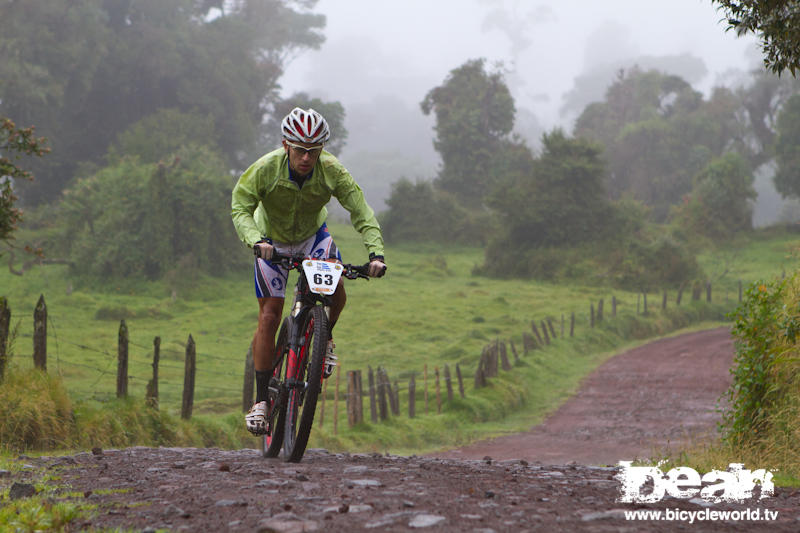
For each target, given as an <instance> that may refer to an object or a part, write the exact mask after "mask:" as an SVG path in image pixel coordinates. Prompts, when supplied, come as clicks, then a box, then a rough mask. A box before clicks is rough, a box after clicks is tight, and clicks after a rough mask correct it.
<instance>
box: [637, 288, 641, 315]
mask: <svg viewBox="0 0 800 533" xmlns="http://www.w3.org/2000/svg"><path fill="white" fill-rule="evenodd" d="M641 302H642V293H637V294H636V314H637V315H638V314H639V312H640V310H641V309H640V305H641Z"/></svg>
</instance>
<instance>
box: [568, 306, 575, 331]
mask: <svg viewBox="0 0 800 533" xmlns="http://www.w3.org/2000/svg"><path fill="white" fill-rule="evenodd" d="M574 336H575V311H573V312H572V313H571V314H570V316H569V337H570V338H572V337H574Z"/></svg>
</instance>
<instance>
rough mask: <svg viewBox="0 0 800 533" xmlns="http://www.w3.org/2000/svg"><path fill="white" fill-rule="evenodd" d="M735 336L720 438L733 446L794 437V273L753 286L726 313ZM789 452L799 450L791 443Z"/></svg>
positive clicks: (797, 328) (798, 300)
mask: <svg viewBox="0 0 800 533" xmlns="http://www.w3.org/2000/svg"><path fill="white" fill-rule="evenodd" d="M732 318H733V319H734V321H735V322H734V327H733V334H734V336H735V337H736V340H737V342H736V359H735V361H734V367H733V370H732V373H733V384H732V386H731V388H730V389H729V390H728V399H729V400H730V410H729V411H728V412H726V413H725V417H724V420H723V429H724V430H725V438H726V440H728V441H729V442H730V443H732V444H735V445H743V444H753V443H759V442H763V443H765V442H767V441H769V440H770V439H772V438H775V437H776V432H777V433H779V434H782V433H786V432H787V431H790V432H794V433H797V432H798V424H797V420H798V417H800V398H798V395H797V387H798V385H799V384H800V380H798V377H800V365H799V364H798V361H800V359H798V348H800V275H798V274H797V273H795V274H794V275H793V276H792V277H791V278H789V279H787V280H784V281H772V282H763V281H761V282H756V283H754V284H752V285H751V286H750V287H749V288H748V289H747V291H746V293H745V298H744V299H743V301H742V304H741V305H740V306H739V308H737V309H736V311H735V312H734V313H732ZM793 442H794V444H793V446H794V451H795V453H797V452H800V446H798V444H797V442H798V441H797V440H794V441H793Z"/></svg>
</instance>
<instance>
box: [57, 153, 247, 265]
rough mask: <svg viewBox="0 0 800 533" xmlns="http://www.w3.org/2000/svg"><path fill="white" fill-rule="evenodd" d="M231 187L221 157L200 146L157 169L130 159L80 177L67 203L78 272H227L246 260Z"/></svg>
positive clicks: (66, 223)
mask: <svg viewBox="0 0 800 533" xmlns="http://www.w3.org/2000/svg"><path fill="white" fill-rule="evenodd" d="M232 185H233V183H232V181H231V179H230V177H229V176H227V174H226V172H225V170H224V167H223V165H222V162H221V160H220V159H219V157H217V156H216V155H215V154H214V153H213V152H211V151H210V150H208V149H207V148H203V147H200V146H188V147H184V148H182V149H180V150H179V151H178V152H176V153H175V155H174V156H173V157H172V158H171V159H170V160H169V161H168V162H160V163H157V164H143V163H141V162H140V161H139V160H138V159H136V158H125V159H122V160H120V161H118V162H117V163H116V164H115V165H113V166H110V167H107V168H105V169H103V170H101V171H100V172H98V173H97V174H95V175H94V176H92V177H89V178H85V179H82V180H79V181H78V182H77V183H76V184H75V185H74V186H73V187H71V188H70V189H69V190H67V191H66V192H65V195H64V200H63V202H62V204H61V206H60V207H61V210H62V212H63V217H64V228H65V231H64V240H65V242H66V243H67V245H68V247H69V254H70V258H71V259H72V261H73V263H74V267H73V269H74V271H75V272H76V273H79V274H89V275H92V276H96V277H100V278H108V277H120V278H123V277H130V276H134V277H136V276H140V277H147V278H149V279H157V278H160V277H162V276H163V275H164V274H165V273H167V272H169V271H170V270H171V269H173V268H175V266H176V265H177V264H178V263H179V261H181V260H183V262H184V264H185V265H192V266H193V268H196V269H198V270H200V271H202V272H207V273H210V274H219V273H222V272H224V271H225V270H227V269H228V268H229V267H230V266H231V265H232V264H235V263H236V261H237V258H241V257H243V253H242V250H241V247H240V246H239V243H238V241H237V239H236V235H235V233H234V231H233V226H232V225H231V221H230V209H229V207H228V206H229V205H230V191H231V188H232ZM186 274H187V272H185V271H184V275H186Z"/></svg>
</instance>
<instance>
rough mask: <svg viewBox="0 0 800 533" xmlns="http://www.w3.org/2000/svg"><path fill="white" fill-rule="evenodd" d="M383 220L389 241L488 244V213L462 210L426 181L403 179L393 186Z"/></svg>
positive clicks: (445, 193) (448, 196)
mask: <svg viewBox="0 0 800 533" xmlns="http://www.w3.org/2000/svg"><path fill="white" fill-rule="evenodd" d="M386 204H387V205H388V206H389V209H388V211H386V212H385V213H384V214H383V216H382V218H381V229H382V231H383V235H384V237H385V238H386V241H387V242H404V241H411V242H438V243H447V242H463V243H470V244H475V243H476V242H485V240H486V238H487V236H488V234H489V231H490V225H489V215H488V213H484V212H480V211H478V210H476V211H470V210H468V209H466V208H464V207H462V206H461V205H460V204H459V203H458V201H457V200H456V199H455V197H454V196H452V195H451V194H449V193H447V192H444V191H442V190H439V189H436V188H434V186H433V185H432V184H431V183H430V182H427V181H418V182H416V183H411V181H409V180H408V179H405V178H403V179H401V180H400V181H398V182H396V183H394V184H393V185H392V194H391V195H390V196H389V199H388V200H386Z"/></svg>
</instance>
